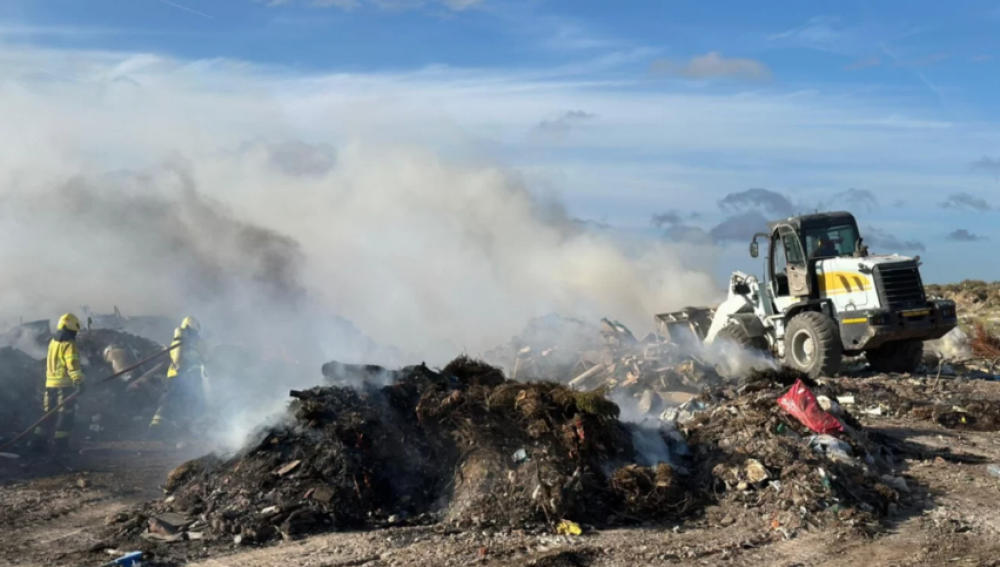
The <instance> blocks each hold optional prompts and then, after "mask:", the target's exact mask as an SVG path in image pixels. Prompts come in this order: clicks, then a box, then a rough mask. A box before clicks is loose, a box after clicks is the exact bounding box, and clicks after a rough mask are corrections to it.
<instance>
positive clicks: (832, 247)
mask: <svg viewBox="0 0 1000 567" xmlns="http://www.w3.org/2000/svg"><path fill="white" fill-rule="evenodd" d="M805 237H806V250H808V251H809V257H810V258H833V257H836V256H850V255H851V254H853V253H854V250H855V248H856V247H857V242H858V231H857V229H856V228H854V226H853V225H849V224H842V225H835V226H828V227H818V228H810V229H807V230H805Z"/></svg>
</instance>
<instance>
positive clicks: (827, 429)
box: [778, 379, 844, 434]
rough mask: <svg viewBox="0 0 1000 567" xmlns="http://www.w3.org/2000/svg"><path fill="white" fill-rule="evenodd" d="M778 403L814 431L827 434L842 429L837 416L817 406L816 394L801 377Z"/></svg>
mask: <svg viewBox="0 0 1000 567" xmlns="http://www.w3.org/2000/svg"><path fill="white" fill-rule="evenodd" d="M778 405H780V406H781V407H782V408H783V409H784V410H785V411H787V412H788V413H790V414H792V416H793V417H795V419H797V420H799V422H801V423H802V424H803V425H805V426H806V427H808V428H809V429H810V430H812V431H813V432H815V433H820V434H829V433H834V432H838V431H843V430H844V426H843V425H842V424H841V423H840V421H839V420H837V418H835V417H834V416H832V415H830V414H829V413H827V412H825V411H823V410H822V409H821V408H820V407H819V403H818V402H817V401H816V396H814V395H813V393H812V391H811V390H810V389H809V388H807V387H806V385H805V384H804V383H803V382H802V380H801V379H799V380H796V381H795V383H794V384H792V387H791V388H790V389H789V390H788V393H786V394H785V395H784V396H781V397H780V398H778Z"/></svg>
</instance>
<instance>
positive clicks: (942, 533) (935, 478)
mask: <svg viewBox="0 0 1000 567" xmlns="http://www.w3.org/2000/svg"><path fill="white" fill-rule="evenodd" d="M933 380H934V379H933V378H918V379H917V380H915V381H914V380H913V379H911V378H906V377H898V376H897V377H876V378H865V379H858V378H842V379H837V380H836V383H837V385H838V386H840V387H842V389H843V390H844V391H855V390H856V391H858V392H859V394H858V395H857V398H858V406H857V407H849V406H848V407H847V409H848V410H850V411H852V412H853V413H855V415H858V416H859V417H860V418H861V421H862V423H863V424H864V425H865V426H866V427H867V428H868V430H869V431H877V432H881V433H884V434H885V435H887V436H890V437H891V438H892V439H896V440H899V441H900V442H905V445H904V444H901V446H905V447H906V450H907V451H908V453H909V454H910V455H911V457H912V458H910V459H908V460H906V461H905V463H904V465H903V467H902V468H901V470H900V471H898V472H899V473H900V474H902V475H903V476H904V478H905V479H906V480H907V484H908V488H909V490H911V491H912V495H913V497H912V498H911V499H910V500H911V501H912V502H914V504H912V505H910V506H908V507H903V508H900V509H899V510H896V511H895V513H894V514H893V516H892V517H891V518H890V520H889V522H888V525H887V529H886V531H885V533H884V534H881V535H878V536H876V537H864V536H860V535H855V534H851V533H846V532H843V531H798V532H794V533H789V532H788V531H787V530H785V529H783V528H782V527H781V526H777V525H774V523H773V522H772V520H771V519H770V518H767V517H761V516H760V515H759V514H758V513H756V512H754V511H753V510H749V509H744V510H741V509H723V508H720V507H714V508H709V509H707V510H705V512H704V514H703V516H702V517H701V518H699V519H697V520H693V521H688V522H685V523H683V524H679V525H659V526H649V527H645V528H630V529H618V530H608V531H601V532H594V531H591V530H586V531H585V533H584V534H583V535H581V536H555V535H551V534H544V533H537V534H531V533H523V532H518V531H490V532H482V531H468V530H466V531H460V530H456V529H452V528H450V527H445V526H425V527H408V528H390V529H383V530H375V531H367V532H341V533H332V534H326V535H320V536H313V537H309V538H305V539H301V540H295V541H285V542H281V543H278V544H275V545H271V546H268V547H263V548H249V547H240V546H239V545H237V544H235V543H234V545H233V546H232V547H231V548H230V549H222V550H220V549H218V548H214V549H208V548H206V549H204V550H203V551H202V552H200V553H198V552H196V553H194V554H193V555H191V554H189V555H188V561H186V562H183V561H179V560H177V559H176V558H175V559H173V560H172V561H171V560H170V558H157V559H156V561H155V563H154V564H155V565H181V564H186V565H197V566H206V567H208V566H211V567H223V566H227V567H228V566H232V567H237V566H238V567H257V566H261V567H262V566H271V565H301V566H303V567H310V566H311V567H320V566H325V567H334V566H343V567H347V566H365V567H388V566H420V567H428V566H434V565H455V566H458V565H474V564H479V565H492V566H515V565H535V566H548V567H562V566H567V567H569V566H582V565H587V566H605V565H606V566H629V567H633V566H637V565H776V566H783V567H792V566H822V565H850V564H857V565H868V566H880V567H881V566H885V567H888V566H896V565H898V566H904V565H906V566H910V565H983V566H985V565H1000V478H997V477H993V476H991V475H990V474H989V473H988V471H987V466H988V464H990V463H1000V438H998V436H997V434H996V433H994V432H989V431H958V430H954V429H948V428H946V427H943V426H942V425H940V424H939V423H938V422H937V421H936V420H934V419H931V418H929V417H928V418H927V419H921V418H920V417H919V415H920V414H919V413H917V414H912V415H911V414H907V415H904V416H902V417H881V416H872V415H867V414H865V413H863V412H862V411H861V410H864V409H868V408H866V407H861V406H862V405H863V404H865V403H866V402H864V401H863V400H864V399H865V397H864V392H865V391H867V390H869V389H872V388H875V389H880V390H883V389H891V390H893V391H897V393H898V395H899V396H900V397H901V398H904V399H905V398H906V397H908V396H911V395H916V393H919V394H920V395H921V396H928V395H929V394H928V392H929V391H931V392H933V391H935V390H931V389H930V384H933ZM944 380H947V379H944ZM914 383H916V384H918V385H921V387H916V388H914V387H912V386H913V384H914ZM935 388H936V389H937V390H941V391H947V390H961V392H962V394H963V395H964V396H965V397H974V398H976V399H981V400H983V401H996V402H1000V382H987V381H967V380H963V381H960V382H957V383H946V384H943V385H942V384H940V383H938V384H937V385H936V386H935ZM915 416H916V417H915ZM203 451H204V448H201V447H197V446H191V447H187V448H184V449H177V448H176V447H172V446H162V445H158V444H152V443H125V442H120V443H114V444H102V445H87V444H85V445H84V446H83V447H82V450H81V451H79V452H75V453H71V454H68V455H65V456H62V457H57V456H45V457H34V456H29V455H24V456H22V458H21V459H17V460H13V459H5V458H0V534H2V536H0V565H39V566H42V565H44V566H52V567H55V566H62V565H67V566H70V565H72V566H79V565H95V566H96V565H101V564H102V563H104V562H107V561H110V560H111V559H113V557H112V555H111V554H109V553H107V552H106V551H104V550H101V549H100V548H101V547H102V544H105V543H106V542H102V540H101V535H100V534H101V533H102V532H106V530H102V528H105V523H106V521H107V519H108V518H113V517H114V516H115V515H116V514H117V513H118V512H120V511H121V510H124V509H125V508H127V507H128V506H131V505H134V504H136V503H138V502H141V501H145V500H148V499H150V498H157V497H162V491H161V490H160V488H159V485H160V484H162V483H163V482H164V480H165V477H166V474H167V472H168V471H169V470H170V469H172V468H173V467H174V466H176V465H177V464H179V463H181V462H183V461H185V460H187V459H189V458H191V457H194V456H198V455H200V454H201V453H202V452H203ZM941 451H950V453H951V456H947V458H936V457H934V455H935V454H936V453H938V452H941ZM965 457H968V458H967V459H966V458H965ZM961 461H968V462H961ZM191 543H194V542H189V543H188V544H187V545H190V544H191ZM118 551H121V552H128V551H134V550H132V549H120V550H118Z"/></svg>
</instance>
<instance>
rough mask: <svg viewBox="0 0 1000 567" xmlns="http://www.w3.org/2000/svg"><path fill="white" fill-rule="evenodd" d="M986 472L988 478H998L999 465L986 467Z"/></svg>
mask: <svg viewBox="0 0 1000 567" xmlns="http://www.w3.org/2000/svg"><path fill="white" fill-rule="evenodd" d="M986 472H987V473H989V475H990V476H995V477H998V478H1000V465H986Z"/></svg>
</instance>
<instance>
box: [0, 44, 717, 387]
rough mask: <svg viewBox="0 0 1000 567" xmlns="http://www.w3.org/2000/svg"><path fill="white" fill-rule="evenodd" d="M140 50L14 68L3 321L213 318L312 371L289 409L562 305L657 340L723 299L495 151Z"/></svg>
mask: <svg viewBox="0 0 1000 567" xmlns="http://www.w3.org/2000/svg"><path fill="white" fill-rule="evenodd" d="M136 59H137V58H132V59H130V60H127V61H124V62H122V61H113V62H106V63H105V62H102V61H101V60H100V58H97V59H96V60H95V61H92V62H91V63H92V64H93V65H95V66H96V70H95V69H91V71H92V72H91V74H90V75H88V76H86V77H78V78H77V80H75V81H65V82H62V81H44V80H38V78H37V77H35V76H32V75H27V74H23V73H19V71H23V69H18V67H17V66H16V65H14V66H11V67H9V68H8V69H7V71H6V72H7V73H8V74H9V75H10V76H7V77H0V78H2V79H4V80H3V81H0V123H3V124H5V125H9V126H11V127H10V128H5V129H4V133H5V135H6V138H5V139H4V140H3V141H4V144H5V147H9V148H11V151H9V152H5V154H4V155H3V156H2V157H0V238H2V242H3V243H4V244H3V247H2V248H0V260H2V262H3V265H4V270H3V272H2V276H0V278H2V281H0V285H2V286H3V289H4V290H5V293H4V294H3V295H2V297H0V318H2V320H4V321H11V320H17V318H19V317H23V318H24V320H30V319H32V318H54V317H57V316H58V315H59V313H60V312H62V311H66V310H78V309H79V308H80V306H83V305H88V306H90V307H91V308H92V309H93V310H94V311H95V312H109V311H110V310H111V309H112V307H113V306H118V307H119V308H121V309H122V310H123V312H125V313H126V314H163V315H167V316H170V317H175V318H178V319H179V318H180V317H182V316H184V315H187V314H193V315H197V316H199V317H200V318H201V319H202V320H203V322H204V323H205V325H206V326H207V327H208V328H209V329H210V330H211V331H212V332H213V334H214V338H215V339H217V340H219V341H222V342H229V343H235V344H241V345H246V346H249V347H252V348H258V347H261V345H272V346H273V345H282V346H286V347H288V348H289V349H291V355H290V356H291V357H292V358H294V360H296V361H297V362H299V363H300V368H301V374H300V375H298V376H289V377H287V383H276V382H275V381H273V380H272V381H271V383H270V384H269V386H268V387H269V388H271V389H270V390H269V391H268V392H267V395H268V396H271V399H274V395H275V394H277V393H279V392H280V393H281V395H280V397H279V398H278V399H281V398H283V397H284V395H285V394H287V387H288V386H302V385H303V383H308V382H310V381H311V382H316V381H318V380H319V364H320V363H321V362H323V361H325V360H330V359H338V360H341V361H343V362H371V363H384V364H398V363H411V362H420V361H421V360H426V361H427V362H428V363H431V364H440V363H443V362H444V361H446V360H448V359H450V358H451V357H453V356H454V355H456V354H458V353H460V352H462V351H465V352H469V353H471V354H476V353H479V352H482V351H483V350H485V349H488V348H490V347H492V346H495V345H497V344H499V343H502V342H504V341H506V340H508V339H509V338H510V337H511V336H512V335H513V334H514V333H516V332H517V331H518V330H520V329H521V328H522V327H523V326H524V324H525V323H526V321H528V320H529V319H531V318H532V317H535V316H540V315H545V314H546V313H550V312H557V313H560V314H563V315H566V316H574V317H578V318H581V319H583V320H594V321H596V320H597V319H598V318H599V317H602V316H611V317H614V318H617V319H619V320H621V321H623V322H625V323H626V324H629V325H630V326H632V327H633V328H634V329H636V330H637V331H644V330H651V329H652V321H653V319H652V316H653V314H654V313H656V312H662V311H664V310H670V309H676V308H680V307H683V306H685V305H688V304H706V303H710V302H711V301H713V300H714V299H715V298H716V294H717V288H716V286H715V284H714V282H713V280H712V277H711V276H710V275H709V273H708V272H707V271H706V270H704V268H705V267H707V265H708V263H709V262H710V261H711V259H706V260H704V263H705V265H704V266H699V267H698V269H695V268H694V267H692V266H690V265H689V264H685V263H684V262H682V260H681V257H680V256H679V255H678V254H679V253H678V251H677V250H676V249H675V248H674V247H673V245H671V244H669V243H665V242H662V241H660V242H654V241H649V242H647V241H644V240H635V239H632V240H630V241H628V242H619V241H616V240H615V237H614V236H609V235H608V233H607V231H602V232H597V231H592V230H591V229H589V228H588V226H587V225H586V223H580V222H577V221H576V220H575V219H573V218H572V217H571V215H570V214H569V213H568V212H567V211H566V210H565V208H564V207H563V206H562V205H561V204H560V203H559V202H558V201H554V200H552V199H542V198H539V197H538V196H537V195H536V194H535V193H533V192H532V190H531V187H530V186H529V185H528V184H527V183H526V182H525V181H523V180H522V179H521V178H520V177H519V175H518V174H517V172H516V171H514V170H511V169H508V168H504V167H500V166H497V165H494V164H492V163H490V162H489V160H483V159H478V160H476V161H475V162H469V161H462V160H458V159H445V158H444V157H442V155H441V154H440V153H438V152H437V151H436V150H434V149H431V148H426V147H419V146H415V145H413V144H410V143H408V142H406V141H399V142H397V143H390V142H386V137H387V136H386V135H385V134H384V133H378V134H375V135H372V134H371V131H372V130H375V129H377V127H379V125H380V124H381V122H380V119H379V116H380V114H377V113H371V114H366V113H365V112H360V111H358V112H352V110H357V109H358V107H357V104H358V101H345V102H343V104H342V107H343V108H338V109H337V110H336V111H334V110H331V108H330V107H329V106H327V107H318V108H317V107H313V106H310V104H311V102H310V100H311V99H309V98H304V99H303V100H295V99H294V97H291V95H286V96H283V97H277V96H268V94H267V93H265V92H263V89H256V90H255V89H254V84H253V83H252V82H246V83H245V84H246V86H247V88H248V90H249V91H250V92H242V91H236V90H233V89H232V88H231V87H230V86H229V85H224V84H223V83H224V81H222V80H221V79H220V77H219V73H222V72H224V71H225V70H224V69H218V68H215V69H212V70H211V72H209V71H204V70H202V71H199V69H198V68H197V66H191V67H187V68H183V69H181V70H178V69H176V68H170V69H168V71H169V72H167V71H163V70H162V69H161V67H162V66H164V65H166V63H165V62H164V61H163V60H159V59H156V58H151V59H149V60H136ZM101 65H104V67H102V66H101ZM125 79H128V80H127V81H126V80H125ZM329 104H330V105H333V103H329ZM387 104H388V105H389V108H388V111H389V112H391V113H396V112H399V109H398V108H393V107H392V105H391V104H390V103H387ZM331 116H332V117H333V118H331ZM337 116H340V117H341V118H340V119H337V118H336V117H337ZM347 116H349V118H346V117H347ZM365 116H371V117H372V124H371V125H370V126H369V127H359V126H358V122H361V121H363V120H364V117H365ZM292 117H295V118H294V119H293V118H292ZM303 121H312V122H313V123H323V124H324V125H325V127H326V131H328V132H329V133H330V134H329V137H328V138H325V139H318V137H317V136H316V135H315V130H316V128H315V124H311V125H310V127H309V128H305V127H303V128H301V130H303V131H305V130H309V131H310V132H311V134H312V140H311V141H309V142H306V141H303V140H302V138H303V137H304V136H299V135H298V134H299V130H300V128H296V124H301V123H302V122H303ZM29 148H30V149H29ZM348 321H349V322H348ZM390 347H393V348H390Z"/></svg>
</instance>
